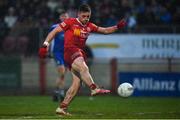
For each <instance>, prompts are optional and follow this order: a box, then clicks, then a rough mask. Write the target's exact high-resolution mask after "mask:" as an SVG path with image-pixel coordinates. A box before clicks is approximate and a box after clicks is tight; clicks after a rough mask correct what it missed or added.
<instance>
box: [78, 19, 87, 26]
mask: <svg viewBox="0 0 180 120" xmlns="http://www.w3.org/2000/svg"><path fill="white" fill-rule="evenodd" d="M76 20H77V21H78V22H79V23H80V24H81V25H82V26H83V27H84V26H86V24H85V25H83V24H82V23H81V21H79V19H78V18H76Z"/></svg>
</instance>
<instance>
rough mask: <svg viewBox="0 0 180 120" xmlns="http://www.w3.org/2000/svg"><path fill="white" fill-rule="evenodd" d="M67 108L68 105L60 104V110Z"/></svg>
mask: <svg viewBox="0 0 180 120" xmlns="http://www.w3.org/2000/svg"><path fill="white" fill-rule="evenodd" d="M67 107H68V104H66V103H63V102H62V103H61V104H60V108H62V109H67Z"/></svg>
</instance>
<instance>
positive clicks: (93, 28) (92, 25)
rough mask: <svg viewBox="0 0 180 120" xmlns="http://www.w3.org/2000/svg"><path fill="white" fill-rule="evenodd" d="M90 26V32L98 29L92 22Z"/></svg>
mask: <svg viewBox="0 0 180 120" xmlns="http://www.w3.org/2000/svg"><path fill="white" fill-rule="evenodd" d="M90 28H91V31H92V32H97V30H98V26H97V25H95V24H94V23H90Z"/></svg>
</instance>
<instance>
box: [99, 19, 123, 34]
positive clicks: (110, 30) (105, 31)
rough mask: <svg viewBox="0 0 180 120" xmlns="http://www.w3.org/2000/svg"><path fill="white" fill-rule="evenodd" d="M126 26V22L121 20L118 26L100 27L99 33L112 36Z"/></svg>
mask: <svg viewBox="0 0 180 120" xmlns="http://www.w3.org/2000/svg"><path fill="white" fill-rule="evenodd" d="M125 26H126V21H125V20H124V19H122V20H120V21H119V22H118V24H117V25H114V26H111V27H98V30H97V32H100V33H103V34H110V33H113V32H115V31H116V30H118V29H121V28H123V27H125Z"/></svg>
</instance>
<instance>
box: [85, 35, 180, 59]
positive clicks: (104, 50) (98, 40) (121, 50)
mask: <svg viewBox="0 0 180 120" xmlns="http://www.w3.org/2000/svg"><path fill="white" fill-rule="evenodd" d="M87 44H88V45H89V46H90V47H91V48H92V50H93V53H94V56H95V57H96V58H113V57H117V58H180V35H175V34H137V35H136V34H110V35H101V34H92V35H90V36H89V38H88V40H87Z"/></svg>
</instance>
